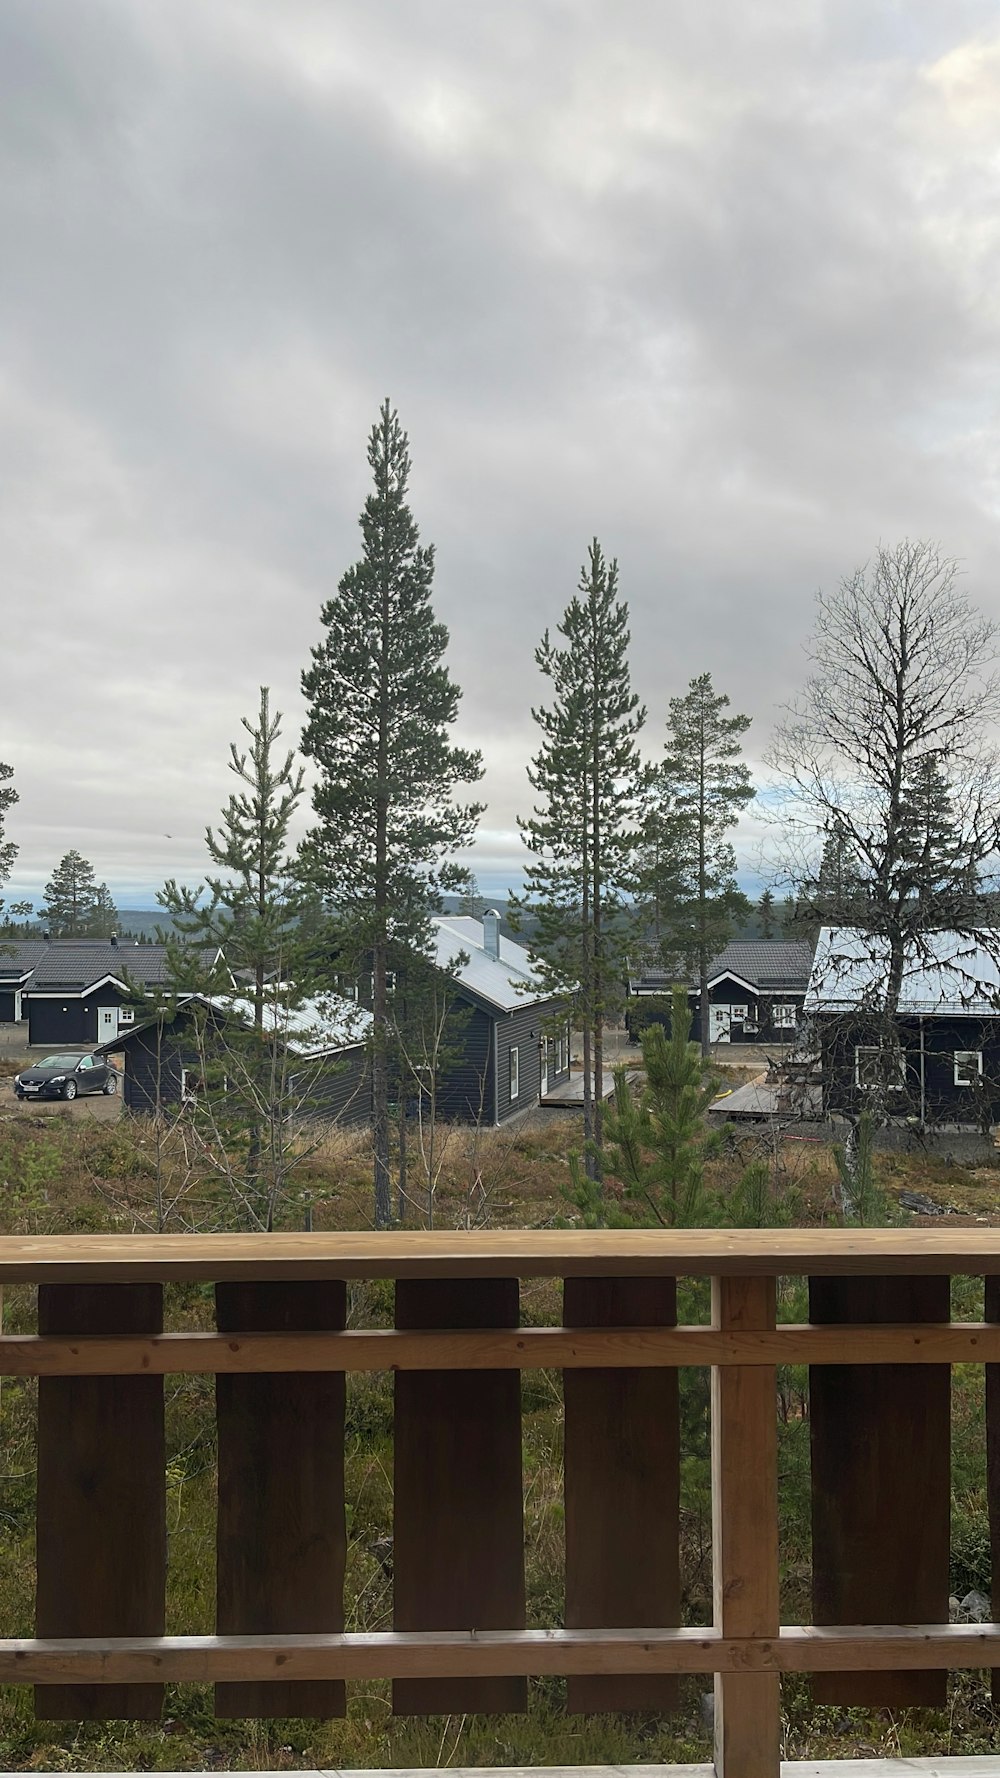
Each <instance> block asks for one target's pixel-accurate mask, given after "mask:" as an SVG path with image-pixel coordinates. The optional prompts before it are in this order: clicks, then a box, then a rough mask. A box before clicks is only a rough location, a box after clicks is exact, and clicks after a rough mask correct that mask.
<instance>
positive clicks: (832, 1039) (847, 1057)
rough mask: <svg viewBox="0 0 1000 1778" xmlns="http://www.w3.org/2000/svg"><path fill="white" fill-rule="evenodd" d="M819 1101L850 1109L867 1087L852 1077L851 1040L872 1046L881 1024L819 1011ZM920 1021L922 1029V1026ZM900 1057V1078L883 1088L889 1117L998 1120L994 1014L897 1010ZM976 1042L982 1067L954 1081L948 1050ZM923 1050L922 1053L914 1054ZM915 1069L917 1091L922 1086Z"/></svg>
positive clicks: (865, 1101)
mask: <svg viewBox="0 0 1000 1778" xmlns="http://www.w3.org/2000/svg"><path fill="white" fill-rule="evenodd" d="M816 1022H817V1026H818V1029H819V1033H820V1048H821V1053H822V1063H823V1091H824V1099H825V1104H826V1108H827V1110H829V1111H835V1112H842V1113H844V1114H846V1115H848V1116H857V1114H858V1113H859V1112H861V1111H863V1110H864V1109H865V1106H866V1105H870V1104H871V1094H870V1092H867V1091H866V1090H865V1089H864V1088H863V1087H859V1086H858V1084H857V1081H856V1079H855V1059H856V1058H855V1051H856V1049H857V1047H858V1046H862V1047H876V1048H877V1047H878V1046H879V1042H880V1036H881V1035H882V1034H883V1032H884V1027H882V1028H881V1030H880V1027H879V1025H878V1024H877V1023H875V1022H873V1021H872V1020H871V1019H867V1020H866V1019H865V1018H864V1017H863V1016H858V1015H855V1014H848V1015H840V1016H839V1017H834V1016H827V1017H818V1018H817V1021H816ZM921 1027H922V1032H921ZM895 1029H896V1031H897V1032H898V1041H899V1046H900V1050H901V1053H902V1059H903V1073H902V1076H901V1080H902V1085H901V1086H900V1087H899V1088H898V1089H895V1088H894V1090H893V1091H892V1092H890V1093H888V1094H887V1095H886V1097H887V1101H888V1111H889V1115H890V1117H892V1118H893V1119H896V1118H914V1119H916V1120H917V1121H920V1119H921V1116H922V1117H923V1121H924V1122H925V1123H927V1124H931V1125H933V1124H946V1123H948V1124H952V1123H953V1124H966V1125H971V1126H974V1127H975V1126H978V1127H980V1128H984V1129H988V1128H989V1127H990V1126H991V1125H992V1124H994V1123H996V1122H997V1121H1000V1019H975V1018H954V1017H952V1018H938V1017H935V1016H933V1015H931V1014H928V1015H927V1017H926V1018H924V1019H923V1020H920V1019H919V1018H914V1017H910V1018H901V1019H899V1020H898V1021H897V1022H896V1027H895ZM957 1050H981V1051H982V1058H983V1072H982V1075H981V1076H980V1077H976V1079H975V1084H973V1085H972V1086H968V1087H962V1086H956V1084H955V1052H956V1051H957ZM921 1051H922V1057H921ZM921 1076H922V1077H923V1092H922V1093H921Z"/></svg>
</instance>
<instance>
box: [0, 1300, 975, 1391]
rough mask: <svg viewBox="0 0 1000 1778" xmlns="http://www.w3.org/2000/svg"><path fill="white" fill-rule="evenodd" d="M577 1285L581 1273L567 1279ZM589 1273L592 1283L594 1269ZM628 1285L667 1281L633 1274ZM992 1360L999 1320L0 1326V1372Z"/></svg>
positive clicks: (164, 1372)
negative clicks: (257, 1327) (767, 1325)
mask: <svg viewBox="0 0 1000 1778" xmlns="http://www.w3.org/2000/svg"><path fill="white" fill-rule="evenodd" d="M574 1282H576V1283H579V1284H580V1285H581V1286H586V1285H587V1284H588V1283H589V1282H591V1281H589V1280H587V1279H580V1280H575V1281H574ZM593 1282H597V1281H596V1280H594V1281H593ZM634 1282H635V1284H636V1287H637V1289H638V1288H641V1287H643V1286H644V1285H646V1284H649V1285H651V1286H652V1288H653V1290H654V1291H656V1290H659V1289H661V1287H664V1288H669V1287H670V1282H671V1281H670V1280H659V1279H649V1280H644V1279H637V1280H634ZM991 1361H992V1362H993V1363H1000V1325H992V1324H990V1323H988V1322H980V1321H972V1322H958V1323H955V1324H954V1325H949V1324H947V1323H946V1324H944V1325H942V1326H937V1325H931V1324H917V1325H915V1326H912V1327H907V1326H905V1325H904V1326H887V1325H884V1326H878V1325H874V1326H862V1325H855V1324H853V1323H849V1324H845V1325H844V1326H838V1325H836V1324H832V1325H831V1326H829V1327H811V1326H810V1325H809V1324H808V1323H806V1324H804V1325H802V1326H797V1325H795V1324H794V1323H791V1322H788V1323H785V1324H783V1325H782V1326H781V1327H779V1328H772V1329H770V1330H766V1329H764V1330H753V1329H747V1330H733V1331H723V1330H720V1329H718V1328H711V1327H700V1326H695V1327H671V1328H666V1327H664V1328H661V1327H642V1326H634V1327H622V1328H599V1327H591V1328H585V1327H580V1328H564V1327H530V1328H521V1329H516V1330H515V1329H493V1330H484V1329H479V1330H475V1329H470V1330H466V1331H463V1332H459V1331H454V1332H447V1331H445V1332H441V1331H426V1332H421V1333H402V1332H398V1331H393V1330H391V1329H365V1330H354V1329H352V1331H351V1332H350V1333H329V1332H313V1333H303V1332H299V1333H295V1332H285V1333H273V1332H262V1333H241V1334H239V1335H238V1336H235V1335H230V1334H218V1333H215V1334H212V1333H169V1334H159V1335H151V1336H131V1335H128V1334H119V1335H114V1334H111V1335H107V1336H100V1335H73V1336H72V1337H66V1338H59V1337H53V1336H49V1337H46V1338H39V1337H38V1336H36V1335H34V1334H0V1376H15V1377H31V1376H42V1377H86V1376H130V1377H131V1376H135V1377H139V1376H167V1375H170V1374H171V1373H173V1372H182V1373H190V1374H195V1375H198V1374H203V1375H211V1374H212V1373H217V1374H219V1375H223V1374H228V1375H234V1376H253V1375H255V1374H258V1373H261V1372H281V1371H313V1372H317V1371H336V1370H340V1371H345V1372H370V1371H389V1370H533V1369H555V1370H588V1369H589V1370H593V1369H598V1368H601V1369H609V1368H614V1367H619V1366H620V1367H624V1368H626V1369H628V1370H657V1369H661V1368H666V1369H676V1368H678V1367H679V1366H680V1365H710V1364H911V1365H919V1364H983V1363H989V1362H991Z"/></svg>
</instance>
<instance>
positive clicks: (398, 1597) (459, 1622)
mask: <svg viewBox="0 0 1000 1778" xmlns="http://www.w3.org/2000/svg"><path fill="white" fill-rule="evenodd" d="M518 1316H519V1293H518V1285H517V1279H516V1278H494V1279H491V1280H489V1281H488V1282H475V1281H469V1280H465V1279H441V1280H438V1279H420V1280H404V1281H400V1282H398V1283H397V1285H396V1324H397V1326H398V1327H400V1328H406V1329H407V1330H410V1331H415V1330H422V1329H426V1328H432V1329H433V1328H437V1327H441V1326H444V1327H452V1328H456V1329H466V1330H469V1329H481V1328H482V1327H484V1326H486V1327H493V1328H516V1327H517V1322H518ZM393 1453H394V1459H393V1533H394V1539H395V1541H394V1545H393V1625H394V1627H395V1628H396V1629H397V1630H404V1631H407V1630H408V1631H419V1630H431V1631H433V1630H459V1629H465V1628H466V1627H470V1626H473V1625H474V1626H476V1628H477V1629H481V1630H493V1629H501V1630H511V1629H519V1628H521V1627H522V1626H523V1624H524V1617H525V1594H524V1484H523V1476H522V1465H521V1382H520V1378H519V1377H518V1376H517V1374H516V1373H515V1372H513V1371H507V1372H503V1371H494V1372H493V1373H492V1374H491V1373H489V1372H486V1373H484V1372H482V1371H475V1370H469V1369H462V1370H447V1371H444V1370H424V1371H419V1372H416V1371H412V1372H405V1371H399V1372H397V1375H396V1387H395V1417H394V1445H393ZM527 1702H528V1697H527V1684H526V1682H525V1680H524V1678H523V1676H522V1675H521V1674H519V1673H518V1672H517V1670H516V1669H514V1670H510V1669H507V1670H506V1672H505V1674H504V1675H498V1676H494V1677H489V1678H484V1679H476V1680H473V1679H468V1678H455V1677H453V1676H452V1674H451V1671H450V1669H449V1667H448V1666H447V1664H445V1663H441V1664H440V1665H439V1666H438V1667H437V1668H436V1669H435V1670H434V1674H433V1677H429V1678H427V1679H423V1680H417V1679H413V1678H410V1677H408V1676H402V1675H400V1676H399V1677H397V1678H396V1680H395V1683H394V1685H393V1688H392V1708H393V1711H394V1712H395V1714H396V1715H398V1716H412V1715H418V1716H426V1715H436V1714H438V1713H439V1712H441V1713H444V1714H448V1713H450V1712H454V1713H456V1714H461V1713H463V1712H473V1711H475V1712H488V1713H490V1714H500V1713H507V1712H509V1711H520V1710H525V1709H526V1708H527Z"/></svg>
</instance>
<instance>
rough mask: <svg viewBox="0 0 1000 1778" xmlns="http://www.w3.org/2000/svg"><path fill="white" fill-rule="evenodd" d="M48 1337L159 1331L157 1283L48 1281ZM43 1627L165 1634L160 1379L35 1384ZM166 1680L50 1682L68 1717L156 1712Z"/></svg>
mask: <svg viewBox="0 0 1000 1778" xmlns="http://www.w3.org/2000/svg"><path fill="white" fill-rule="evenodd" d="M38 1325H39V1328H40V1329H41V1332H42V1334H43V1335H45V1334H68V1333H74V1334H75V1333H90V1334H153V1333H156V1332H157V1331H158V1329H160V1328H162V1326H163V1292H162V1290H161V1288H160V1286H159V1285H158V1284H127V1285H119V1284H111V1285H101V1284H98V1285H91V1284H81V1285H42V1287H41V1288H40V1289H39V1292H38ZM36 1526H37V1532H36V1550H37V1556H36V1562H37V1576H36V1604H35V1623H36V1627H37V1631H38V1634H39V1635H40V1636H46V1637H47V1636H61V1637H72V1638H76V1637H90V1636H116V1635H119V1636H120V1635H126V1636H128V1635H136V1636H157V1635H162V1633H163V1628H164V1601H165V1589H166V1562H167V1534H166V1453H165V1445H164V1429H163V1379H162V1378H161V1377H45V1378H43V1379H42V1380H41V1382H40V1383H39V1385H38V1480H37V1496H36ZM162 1703H163V1688H162V1686H161V1685H158V1684H155V1683H154V1684H136V1685H104V1686H99V1687H98V1686H82V1685H51V1686H49V1685H46V1686H40V1687H39V1688H38V1689H37V1690H36V1692H35V1714H36V1716H39V1717H43V1718H55V1719H57V1720H59V1721H67V1720H68V1721H81V1720H91V1721H104V1720H107V1719H109V1718H114V1717H129V1718H133V1719H138V1720H151V1719H155V1718H157V1717H158V1716H159V1714H160V1710H161V1708H162Z"/></svg>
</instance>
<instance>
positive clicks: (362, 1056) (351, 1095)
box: [289, 1044, 372, 1125]
mask: <svg viewBox="0 0 1000 1778" xmlns="http://www.w3.org/2000/svg"><path fill="white" fill-rule="evenodd" d="M289 1085H290V1087H291V1089H292V1091H293V1092H295V1091H296V1090H298V1091H300V1092H301V1095H302V1109H301V1116H302V1118H303V1119H304V1120H308V1119H311V1118H315V1119H316V1120H317V1122H319V1123H324V1124H334V1123H336V1124H352V1125H353V1124H370V1123H371V1121H372V1081H371V1069H370V1068H369V1066H368V1054H367V1051H366V1050H365V1047H364V1044H355V1045H353V1046H352V1047H351V1048H350V1049H348V1050H344V1051H342V1052H341V1054H340V1055H339V1056H337V1057H323V1058H322V1059H321V1060H320V1061H316V1062H307V1063H304V1064H303V1066H302V1070H301V1072H300V1073H297V1074H294V1075H292V1076H291V1079H290V1082H289Z"/></svg>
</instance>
